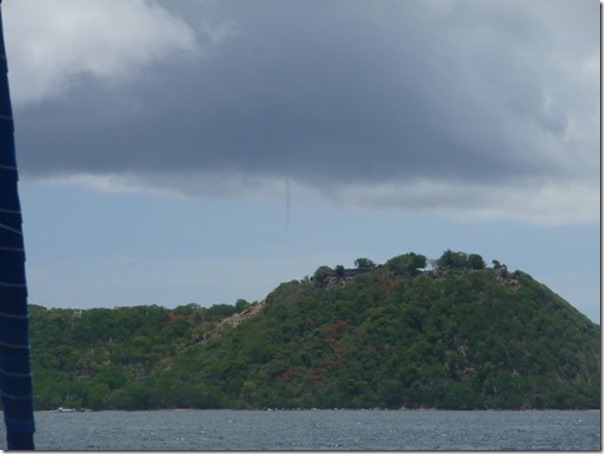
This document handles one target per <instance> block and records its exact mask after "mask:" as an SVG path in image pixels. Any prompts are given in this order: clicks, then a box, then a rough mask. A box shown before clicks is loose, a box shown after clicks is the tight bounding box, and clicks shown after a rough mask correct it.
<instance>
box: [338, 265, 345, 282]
mask: <svg viewBox="0 0 604 454" xmlns="http://www.w3.org/2000/svg"><path fill="white" fill-rule="evenodd" d="M344 271H345V268H344V266H343V265H337V266H336V277H337V278H338V279H342V278H343V277H344Z"/></svg>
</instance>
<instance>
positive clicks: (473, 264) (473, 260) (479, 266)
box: [467, 254, 487, 270]
mask: <svg viewBox="0 0 604 454" xmlns="http://www.w3.org/2000/svg"><path fill="white" fill-rule="evenodd" d="M467 263H468V266H469V267H470V268H471V269H473V270H484V269H485V267H486V266H487V265H486V263H485V262H484V260H483V259H482V257H481V256H480V255H478V254H470V255H468V260H467Z"/></svg>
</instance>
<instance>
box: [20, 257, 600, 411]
mask: <svg viewBox="0 0 604 454" xmlns="http://www.w3.org/2000/svg"><path fill="white" fill-rule="evenodd" d="M355 264H356V268H355V269H345V268H344V267H342V266H337V267H335V268H334V269H332V268H330V267H326V266H322V267H319V268H318V269H317V270H316V272H315V273H314V275H313V276H312V277H305V278H304V279H302V280H295V281H291V282H287V283H283V284H281V285H279V286H278V287H277V288H276V289H275V290H274V291H273V292H271V293H270V294H269V295H268V296H267V297H266V299H265V301H263V302H254V303H248V302H247V301H245V300H239V301H237V303H236V304H235V305H216V306H213V307H211V308H202V307H199V306H197V305H195V304H190V305H186V306H180V307H178V308H176V309H173V310H170V309H166V308H162V307H159V306H140V307H129V308H115V309H89V310H82V311H78V310H70V309H46V308H43V307H41V306H31V307H30V315H31V338H32V351H33V357H32V363H33V364H32V365H33V369H34V386H35V393H36V402H37V407H38V408H39V409H44V408H45V409H51V408H56V407H59V406H63V407H78V408H91V409H106V408H121V409H151V408H267V407H269V408H299V407H301V408H313V407H316V408H343V407H347V408H375V407H379V408H401V407H406V408H447V409H482V408H497V409H502V408H513V409H523V408H599V406H600V345H601V344H600V327H599V326H598V325H596V324H594V323H592V322H591V321H590V320H589V319H588V318H587V317H585V316H584V315H582V314H581V313H579V312H578V311H577V310H576V309H575V308H574V307H572V306H571V305H570V304H569V303H568V302H566V301H564V300H563V299H562V298H561V297H559V296H558V295H556V294H554V293H553V292H552V291H551V290H549V289H548V288H547V287H546V286H544V285H543V284H540V283H539V282H537V281H535V280H534V279H532V278H531V276H530V275H528V274H526V273H524V272H521V271H515V272H513V273H512V272H508V270H507V268H506V267H505V265H502V264H500V263H499V262H497V261H493V266H491V267H487V266H486V265H485V263H484V261H483V259H482V257H480V256H479V255H476V254H469V255H468V254H465V253H462V252H452V251H446V252H445V253H444V254H443V255H442V256H441V257H440V258H439V259H438V260H436V261H434V262H433V264H432V267H427V260H426V258H425V257H424V256H422V255H419V254H414V253H410V254H403V255H400V256H397V257H394V258H392V259H390V260H388V261H387V262H386V263H384V264H383V265H376V264H375V263H373V262H372V261H371V260H369V259H366V258H360V259H358V260H357V261H356V262H355Z"/></svg>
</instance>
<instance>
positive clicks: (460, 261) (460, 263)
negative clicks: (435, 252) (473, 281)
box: [437, 249, 468, 270]
mask: <svg viewBox="0 0 604 454" xmlns="http://www.w3.org/2000/svg"><path fill="white" fill-rule="evenodd" d="M467 264H468V257H467V255H466V254H465V253H464V252H453V251H452V250H451V249H447V250H446V251H445V252H443V255H441V256H440V258H439V259H438V261H437V265H438V267H439V268H442V269H446V270H450V269H455V268H464V267H466V266H467Z"/></svg>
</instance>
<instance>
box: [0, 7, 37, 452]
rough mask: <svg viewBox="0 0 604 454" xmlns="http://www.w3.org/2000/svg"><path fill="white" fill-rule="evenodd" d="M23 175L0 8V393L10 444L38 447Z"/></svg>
mask: <svg viewBox="0 0 604 454" xmlns="http://www.w3.org/2000/svg"><path fill="white" fill-rule="evenodd" d="M1 1H2V0H0V3H1ZM18 179H19V176H18V172H17V162H16V156H15V139H14V123H13V114H12V107H11V102H10V93H9V88H8V65H7V61H6V51H5V46H4V31H3V29H2V12H1V10H0V392H1V394H2V406H3V411H4V423H5V425H6V438H7V445H8V449H11V450H13V449H23V450H33V449H34V440H33V434H34V432H35V424H34V414H33V407H34V406H33V387H32V375H31V366H30V345H29V317H28V311H27V284H26V281H25V249H24V243H23V230H22V227H21V224H22V217H21V205H20V202H19V192H18V188H17V182H18Z"/></svg>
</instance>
